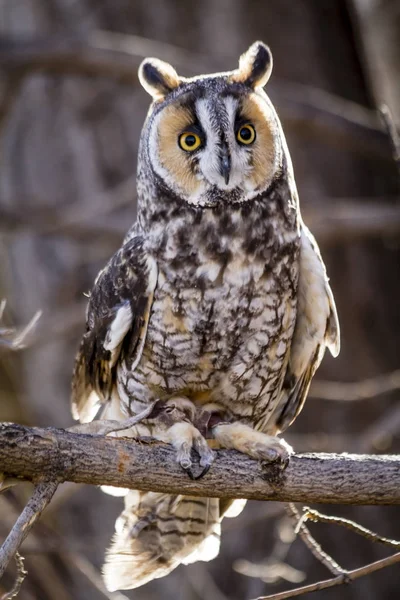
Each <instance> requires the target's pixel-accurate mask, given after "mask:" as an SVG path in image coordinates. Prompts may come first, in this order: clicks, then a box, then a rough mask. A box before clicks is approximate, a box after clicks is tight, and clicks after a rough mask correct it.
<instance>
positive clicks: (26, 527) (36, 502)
mask: <svg viewBox="0 0 400 600" xmlns="http://www.w3.org/2000/svg"><path fill="white" fill-rule="evenodd" d="M58 484H59V481H58V480H55V481H44V480H43V481H41V482H40V483H38V485H37V486H36V487H35V489H34V491H33V494H32V496H31V498H30V499H29V502H28V504H27V505H26V506H25V508H24V510H23V511H22V513H21V514H20V516H19V517H18V519H17V521H16V523H15V525H14V527H13V528H12V530H11V532H10V534H9V535H8V537H7V539H6V540H5V542H4V544H3V545H2V547H1V553H0V577H1V576H2V575H3V573H4V571H5V569H6V568H7V565H8V563H9V562H10V560H11V559H12V557H13V556H14V555H15V554H16V552H17V550H18V548H19V547H20V546H21V544H22V542H23V541H24V539H25V538H26V536H27V535H28V533H29V531H30V530H31V528H32V526H33V525H34V524H35V523H36V521H37V520H38V519H39V517H40V515H41V514H42V512H43V511H44V509H45V508H46V506H47V505H48V504H49V502H50V500H51V499H52V497H53V495H54V492H55V491H56V489H57V487H58Z"/></svg>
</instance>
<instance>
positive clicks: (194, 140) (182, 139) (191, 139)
mask: <svg viewBox="0 0 400 600" xmlns="http://www.w3.org/2000/svg"><path fill="white" fill-rule="evenodd" d="M179 145H180V147H181V148H182V150H185V152H193V151H194V150H197V148H198V147H199V146H201V139H200V136H199V135H197V133H193V131H185V132H184V133H182V134H181V135H180V136H179Z"/></svg>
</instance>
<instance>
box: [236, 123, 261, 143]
mask: <svg viewBox="0 0 400 600" xmlns="http://www.w3.org/2000/svg"><path fill="white" fill-rule="evenodd" d="M236 139H237V141H238V142H239V144H246V145H249V144H252V143H253V142H254V140H255V139H256V130H255V129H254V127H253V125H249V124H248V125H242V127H241V128H240V129H239V131H238V132H237V134H236Z"/></svg>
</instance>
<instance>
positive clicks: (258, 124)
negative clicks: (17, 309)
mask: <svg viewBox="0 0 400 600" xmlns="http://www.w3.org/2000/svg"><path fill="white" fill-rule="evenodd" d="M271 69H272V58H271V54H270V52H269V50H268V48H267V47H266V46H264V45H263V44H262V43H261V42H257V43H256V44H254V45H253V46H252V47H251V48H250V49H249V51H248V52H247V53H246V54H245V55H243V57H242V58H241V60H240V65H239V69H237V70H236V71H233V72H229V73H221V74H216V75H210V76H201V77H197V78H193V79H184V78H181V77H179V76H178V75H177V74H176V72H175V71H174V69H173V68H172V67H171V66H170V65H166V64H165V63H163V62H162V61H156V60H154V59H148V60H147V61H144V63H143V65H142V67H141V69H140V73H139V74H140V78H141V81H142V83H143V85H144V87H145V88H146V90H147V91H148V92H149V93H150V94H151V95H152V96H153V99H154V102H153V104H152V105H151V108H150V111H149V115H148V117H147V120H146V122H145V125H144V127H143V131H142V136H141V145H140V151H139V160H138V219H137V222H136V223H135V225H134V226H133V227H132V229H131V230H130V232H129V233H128V235H127V237H126V239H125V241H124V244H123V246H122V248H121V249H120V250H119V251H118V252H117V253H116V254H115V256H114V257H113V258H112V259H111V261H110V262H109V264H108V265H107V266H106V267H105V269H104V270H103V271H102V272H101V273H100V274H99V276H98V278H97V280H96V282H95V285H94V288H93V291H92V294H91V297H90V301H89V307H88V316H87V332H86V334H85V335H84V338H83V341H82V344H81V347H80V350H79V353H78V357H77V361H76V368H75V373H74V379H73V398H72V406H73V413H74V416H75V417H76V418H79V419H80V420H81V421H90V420H91V419H93V418H94V416H95V414H96V411H97V410H98V409H99V407H100V406H103V412H102V416H103V417H108V418H114V419H117V420H123V419H124V418H127V417H128V416H130V415H133V414H137V413H139V412H141V411H142V410H143V409H144V408H145V407H146V406H149V404H150V403H152V402H154V401H155V400H156V399H160V400H161V403H158V404H157V410H156V411H155V412H154V414H152V415H151V418H148V419H147V420H146V421H144V422H143V423H141V424H140V425H138V426H137V427H136V428H135V429H134V430H133V431H130V432H129V434H130V435H140V434H145V435H153V436H154V437H157V438H158V439H161V440H164V441H165V442H168V443H171V444H173V446H174V447H175V449H176V455H177V461H178V462H179V464H181V466H182V467H183V468H184V469H186V470H188V472H189V473H190V474H191V473H192V471H191V469H192V454H191V450H192V449H194V450H195V451H197V453H198V454H199V457H200V466H201V468H202V469H204V471H206V470H207V469H208V468H209V467H210V465H211V463H212V460H213V454H212V451H211V450H210V448H209V447H208V445H207V442H206V440H205V437H207V438H213V439H214V444H219V445H221V446H223V447H227V448H236V449H237V450H240V451H242V452H246V453H247V454H249V455H250V456H253V457H254V458H257V459H260V460H281V461H286V460H287V458H288V455H289V449H288V447H287V446H286V445H285V443H284V442H283V441H282V440H280V439H279V438H277V437H276V436H277V434H278V433H279V432H280V431H283V430H284V429H286V427H288V426H289V425H290V423H291V422H292V421H293V419H294V418H295V417H296V416H297V414H298V413H299V412H300V410H301V408H302V406H303V403H304V400H305V398H306V395H307V391H308V388H309V385H310V382H311V379H312V376H313V375H314V372H315V370H316V368H317V367H318V365H319V363H320V361H321V360H322V357H323V354H324V351H325V347H326V346H328V347H329V348H330V350H331V352H332V354H334V355H336V354H337V353H338V351H339V326H338V321H337V316H336V310H335V305H334V301H333V296H332V292H331V290H330V287H329V284H328V279H327V277H326V272H325V267H324V264H323V262H322V259H321V256H320V254H319V250H318V247H317V245H316V242H315V240H314V239H313V237H312V236H311V234H310V232H309V231H308V229H307V228H306V227H305V226H304V224H303V222H302V220H301V216H300V210H299V205H298V197H297V191H296V186H295V182H294V177H293V171H292V166H291V161H290V156H289V153H288V150H287V147H286V142H285V138H284V135H283V132H282V129H281V125H280V122H279V119H278V117H277V115H276V113H275V110H274V108H273V106H272V104H271V103H270V101H269V99H268V97H267V96H266V94H265V93H264V91H263V90H262V86H263V85H265V84H266V83H267V80H268V78H269V76H270V73H271ZM231 504H232V503H231V502H230V501H229V502H223V501H219V500H216V499H209V500H203V499H195V498H185V497H183V496H180V497H171V496H167V495H163V494H152V493H148V492H147V493H143V492H129V493H127V494H126V496H125V506H126V507H125V510H124V512H123V513H122V515H121V517H120V518H119V520H118V521H117V525H116V535H115V538H114V540H113V543H112V546H111V548H110V549H109V551H108V553H107V557H106V565H105V570H104V575H105V581H106V584H107V586H108V588H109V589H110V590H113V589H118V588H132V587H137V586H138V585H142V584H143V583H146V582H147V581H149V580H150V579H153V578H154V577H160V576H162V575H165V574H166V573H168V572H169V571H170V570H171V569H173V568H175V567H176V566H177V565H178V564H180V563H188V562H193V561H194V560H209V559H210V558H212V557H214V556H215V555H216V553H217V552H218V547H219V534H220V521H221V518H222V517H223V516H224V515H225V514H226V511H227V510H228V509H229V506H230V505H231ZM230 508H231V509H232V507H230Z"/></svg>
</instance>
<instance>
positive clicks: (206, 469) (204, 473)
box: [194, 465, 211, 481]
mask: <svg viewBox="0 0 400 600" xmlns="http://www.w3.org/2000/svg"><path fill="white" fill-rule="evenodd" d="M210 467H211V465H207V466H205V467H204V469H203V470H202V472H201V473H200V475H197V477H194V479H195V480H196V481H197V480H198V479H202V478H203V477H204V476H205V475H207V473H208V471H209V470H210Z"/></svg>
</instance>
